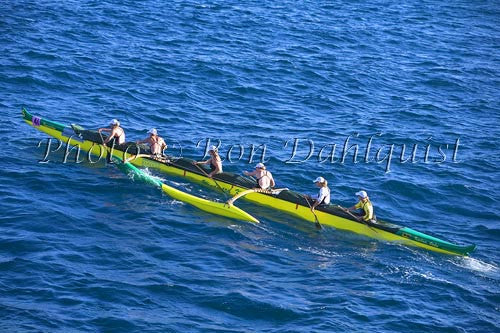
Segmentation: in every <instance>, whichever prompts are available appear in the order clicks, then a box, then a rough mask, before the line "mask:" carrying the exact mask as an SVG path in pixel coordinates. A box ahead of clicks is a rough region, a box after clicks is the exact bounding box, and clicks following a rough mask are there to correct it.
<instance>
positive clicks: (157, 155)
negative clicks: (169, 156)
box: [123, 128, 167, 163]
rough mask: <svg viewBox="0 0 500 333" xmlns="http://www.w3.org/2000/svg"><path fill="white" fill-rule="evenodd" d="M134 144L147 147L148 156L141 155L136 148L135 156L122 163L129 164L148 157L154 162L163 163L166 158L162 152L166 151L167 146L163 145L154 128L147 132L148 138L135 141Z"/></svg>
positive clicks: (163, 142)
mask: <svg viewBox="0 0 500 333" xmlns="http://www.w3.org/2000/svg"><path fill="white" fill-rule="evenodd" d="M135 143H136V144H141V143H145V144H147V145H148V146H149V149H150V150H151V153H150V154H141V153H140V149H139V148H138V151H137V155H132V156H130V157H129V158H127V159H125V160H124V161H123V163H125V162H130V161H132V160H135V159H136V158H138V157H150V158H152V159H155V160H160V161H163V162H165V161H166V158H165V155H164V154H163V152H164V150H165V149H167V144H166V143H165V140H163V138H162V137H160V136H159V135H158V131H157V130H156V128H152V129H150V130H149V131H148V137H147V138H145V139H144V140H137V141H136V142H135Z"/></svg>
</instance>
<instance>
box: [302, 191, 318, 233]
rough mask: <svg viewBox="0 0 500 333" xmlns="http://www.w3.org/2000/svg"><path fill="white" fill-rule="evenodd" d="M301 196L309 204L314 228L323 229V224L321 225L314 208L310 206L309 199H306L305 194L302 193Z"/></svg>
mask: <svg viewBox="0 0 500 333" xmlns="http://www.w3.org/2000/svg"><path fill="white" fill-rule="evenodd" d="M302 196H303V197H304V199H305V200H306V202H307V205H308V206H309V208H310V209H311V212H312V213H313V215H314V221H315V225H316V229H323V226H322V225H321V223H319V219H318V216H317V215H316V213H315V212H314V209H313V208H312V206H311V204H310V203H309V200H308V199H307V196H305V195H304V194H302Z"/></svg>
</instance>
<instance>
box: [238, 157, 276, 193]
mask: <svg viewBox="0 0 500 333" xmlns="http://www.w3.org/2000/svg"><path fill="white" fill-rule="evenodd" d="M243 174H244V175H246V176H254V177H255V178H257V183H258V185H259V187H260V188H261V189H263V190H269V189H270V188H272V187H274V185H276V184H275V183H274V178H273V175H272V174H271V172H269V171H267V170H266V166H265V165H264V163H257V165H256V166H255V170H254V171H251V172H249V171H243Z"/></svg>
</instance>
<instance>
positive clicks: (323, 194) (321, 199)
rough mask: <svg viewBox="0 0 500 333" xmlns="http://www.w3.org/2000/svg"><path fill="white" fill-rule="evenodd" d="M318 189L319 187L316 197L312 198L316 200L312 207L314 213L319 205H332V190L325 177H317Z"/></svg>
mask: <svg viewBox="0 0 500 333" xmlns="http://www.w3.org/2000/svg"><path fill="white" fill-rule="evenodd" d="M313 183H314V184H316V186H317V187H319V192H318V194H317V195H315V196H311V197H310V198H311V199H314V203H313V205H312V206H311V210H312V211H314V209H315V208H316V207H318V206H319V205H328V204H329V203H330V188H329V187H328V182H327V181H326V179H325V178H323V177H317V178H316V179H315V180H314V181H313Z"/></svg>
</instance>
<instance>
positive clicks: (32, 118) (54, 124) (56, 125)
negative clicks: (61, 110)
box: [21, 108, 66, 132]
mask: <svg viewBox="0 0 500 333" xmlns="http://www.w3.org/2000/svg"><path fill="white" fill-rule="evenodd" d="M21 112H22V114H23V119H25V120H28V121H31V122H32V123H33V126H40V125H44V126H48V127H50V128H53V129H55V130H58V131H61V132H62V131H64V129H65V128H66V126H65V125H63V124H61V123H58V122H56V121H51V120H45V119H42V118H39V117H36V116H33V115H32V114H31V113H29V112H28V111H27V110H26V109H25V108H23V109H22V110H21Z"/></svg>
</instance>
